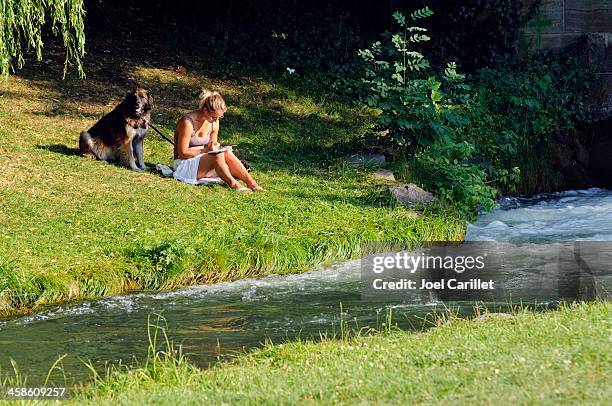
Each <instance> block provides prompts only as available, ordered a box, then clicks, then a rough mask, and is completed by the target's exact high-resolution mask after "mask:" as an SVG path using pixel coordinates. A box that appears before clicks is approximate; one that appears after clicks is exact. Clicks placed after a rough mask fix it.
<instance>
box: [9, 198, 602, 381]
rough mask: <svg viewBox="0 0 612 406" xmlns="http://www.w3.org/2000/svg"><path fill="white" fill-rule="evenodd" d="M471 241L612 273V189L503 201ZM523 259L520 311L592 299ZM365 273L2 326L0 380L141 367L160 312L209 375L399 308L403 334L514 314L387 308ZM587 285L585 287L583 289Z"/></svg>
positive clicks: (515, 281) (348, 266) (183, 293)
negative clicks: (449, 316) (588, 250)
mask: <svg viewBox="0 0 612 406" xmlns="http://www.w3.org/2000/svg"><path fill="white" fill-rule="evenodd" d="M466 240H468V241H497V242H508V243H511V244H524V243H528V244H533V243H538V244H544V245H546V244H556V243H563V242H572V243H573V242H574V241H576V240H581V241H584V242H589V241H593V242H596V243H597V244H599V245H598V247H599V248H597V249H598V250H599V251H598V252H597V255H599V257H601V258H603V259H602V261H601V263H603V264H605V265H608V264H612V259H611V257H610V254H609V252H611V251H612V250H606V249H605V247H606V244H608V243H606V241H612V191H607V190H602V189H588V190H579V191H568V192H563V193H556V194H549V195H541V196H536V197H531V198H526V199H521V198H507V199H504V200H503V201H502V202H501V205H500V207H499V208H497V209H495V210H493V211H492V212H490V213H486V214H483V215H481V216H480V217H479V218H478V220H477V221H476V222H474V223H473V224H470V225H469V227H468V235H467V236H466ZM610 244H612V243H610ZM602 247H603V248H602ZM513 249H514V251H513V252H514V253H518V255H515V256H514V257H516V258H517V260H516V261H518V262H516V263H515V262H512V263H511V272H505V273H502V272H501V271H500V274H499V275H493V276H492V277H498V278H501V279H503V281H502V282H504V283H505V284H502V286H504V289H505V290H503V292H505V293H507V292H511V293H512V303H518V302H521V303H525V304H529V305H532V306H534V307H538V306H541V307H542V308H545V307H546V306H554V303H555V302H556V301H558V300H567V299H570V300H571V299H582V298H583V297H580V295H584V289H582V288H581V289H582V290H580V289H575V291H572V289H569V290H565V291H563V290H560V288H558V286H560V285H559V283H561V282H563V281H565V280H566V279H567V278H565V275H560V274H559V270H555V272H556V273H555V274H554V277H555V278H556V281H557V282H559V281H561V282H559V283H557V282H555V283H556V284H552V285H550V286H553V285H554V287H555V288H554V289H553V288H551V289H546V287H545V286H544V287H543V285H542V284H538V283H536V282H537V281H538V280H540V281H541V280H543V279H542V272H541V271H540V270H539V268H538V267H537V266H533V264H527V263H523V262H524V261H525V260H527V259H529V258H530V257H532V255H531V254H527V251H525V250H524V248H520V249H515V248H513ZM521 253H522V254H521ZM601 258H600V259H601ZM521 261H523V262H521ZM360 269H361V261H360V260H355V261H349V262H345V263H342V264H338V265H334V266H329V267H324V268H319V269H315V270H312V271H310V272H306V273H303V274H297V275H288V276H278V275H273V276H269V277H265V278H261V279H247V280H240V281H236V282H226V283H219V284H214V285H206V286H192V287H188V288H183V289H179V290H176V291H172V292H162V293H135V294H129V295H123V296H116V297H111V298H106V299H100V300H96V301H83V302H74V303H70V304H65V305H60V306H49V307H46V308H45V309H43V310H42V311H41V312H39V313H36V314H34V315H29V316H24V317H19V318H12V319H4V320H0V368H1V372H2V375H4V374H6V373H12V366H11V363H10V359H13V360H14V361H15V362H16V364H17V365H18V367H19V371H20V373H21V374H24V375H27V376H28V386H32V385H34V384H37V383H42V382H43V381H44V377H45V375H46V374H47V371H48V370H49V368H50V366H51V365H52V364H53V363H54V361H55V360H56V359H57V358H58V357H59V356H61V355H63V354H68V355H67V356H66V357H65V358H64V359H63V360H62V367H63V370H64V372H65V374H66V377H67V383H68V384H74V383H77V382H80V381H82V382H87V381H88V380H89V377H90V376H91V373H90V371H89V370H88V368H87V367H86V366H85V362H86V361H91V363H92V364H93V366H94V367H95V368H96V369H97V370H98V371H99V372H100V373H102V372H103V371H104V367H105V365H107V364H115V365H116V364H119V363H122V364H132V363H133V362H134V358H136V359H137V360H141V361H142V360H143V359H144V357H146V354H147V347H148V339H147V328H148V327H147V319H148V317H151V322H155V320H156V319H157V316H155V315H156V314H161V315H163V317H164V321H162V323H163V325H164V326H166V325H167V332H168V336H169V338H170V339H171V340H172V342H173V343H174V345H175V346H180V347H181V350H182V352H183V353H184V354H186V355H187V356H188V357H189V358H190V359H191V361H192V362H194V363H195V364H197V365H199V366H202V367H207V366H209V365H211V364H213V363H215V362H218V360H222V359H227V358H229V357H232V356H235V355H236V354H240V353H241V352H243V351H245V350H247V349H249V348H252V347H256V346H261V345H262V343H263V342H264V341H266V340H269V341H271V342H273V343H280V342H283V341H287V340H293V339H296V338H298V337H299V338H302V339H306V338H314V339H317V338H319V337H321V336H325V335H327V336H333V335H339V334H340V332H341V328H340V325H341V322H343V323H345V324H346V325H348V327H349V328H350V329H352V330H359V329H361V328H366V327H372V328H378V329H380V328H382V325H383V322H384V319H385V315H386V313H387V312H388V311H389V309H390V308H391V309H392V312H393V313H392V314H393V323H396V324H397V325H398V326H399V327H401V328H403V329H422V328H425V327H427V326H428V325H429V323H428V322H427V319H428V318H430V317H429V316H431V314H432V311H442V310H443V309H444V308H452V309H454V310H455V311H457V312H458V313H459V314H463V315H471V314H473V306H474V302H475V300H479V301H480V303H481V305H482V306H487V307H488V308H491V309H497V311H499V310H501V311H503V310H504V309H507V308H508V301H507V300H505V297H495V296H491V297H488V296H483V297H481V298H474V297H472V296H470V295H465V296H461V294H454V295H439V294H437V293H436V292H434V291H415V292H413V293H411V294H409V295H407V296H406V297H404V298H403V299H402V300H400V301H390V302H387V303H384V302H380V301H378V302H376V301H366V300H363V298H362V295H361V291H360V289H361V288H360V276H361V270H360ZM572 269H573V268H572ZM488 272H489V273H495V270H489V271H488ZM594 274H595V277H596V279H597V289H595V290H592V289H591V290H588V289H587V291H588V292H590V293H588V297H586V299H594V298H595V297H598V296H599V293H600V292H601V289H602V287H603V288H604V290H605V289H606V288H611V287H612V286H611V284H610V282H611V278H610V273H609V268H606V270H605V271H603V273H602V271H601V270H596V271H594ZM581 275H582V274H580V275H577V276H575V278H578V279H576V280H582V279H580V278H582V277H583V276H581ZM489 276H490V275H489ZM538 278H539V279H538ZM589 278H591V279H593V278H592V277H591V276H589ZM570 279H571V278H570ZM589 280H590V279H589ZM534 281H536V282H534ZM589 283H590V282H589ZM572 286H573V285H572ZM582 286H585V285H584V283H583V285H582ZM340 306H342V311H341V307H340ZM53 376H54V379H53V381H54V382H55V383H58V382H61V381H60V380H59V375H58V374H57V373H56V374H54V375H53Z"/></svg>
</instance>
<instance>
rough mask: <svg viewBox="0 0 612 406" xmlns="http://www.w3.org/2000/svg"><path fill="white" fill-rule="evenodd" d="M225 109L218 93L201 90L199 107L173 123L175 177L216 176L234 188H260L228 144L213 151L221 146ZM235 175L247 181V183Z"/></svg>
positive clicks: (183, 178) (185, 178)
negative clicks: (219, 139) (220, 150)
mask: <svg viewBox="0 0 612 406" xmlns="http://www.w3.org/2000/svg"><path fill="white" fill-rule="evenodd" d="M226 111H227V107H226V105H225V101H224V100H223V97H221V95H220V94H219V93H217V92H210V91H207V90H204V91H202V93H201V94H200V105H199V108H198V109H197V110H193V111H190V112H189V113H187V114H185V115H184V116H183V117H182V118H181V119H180V120H179V121H178V122H177V123H176V130H175V131H174V159H175V161H174V178H175V179H178V180H182V181H183V182H187V183H191V184H193V183H196V182H197V181H198V180H200V179H205V178H214V177H219V178H221V179H223V181H224V182H225V183H227V185H228V186H229V187H231V188H232V189H234V190H236V191H240V192H247V193H251V192H253V191H263V190H264V189H263V188H262V187H261V186H259V185H258V184H257V182H255V180H254V179H253V177H252V176H251V174H250V173H249V172H248V171H247V170H246V168H245V167H244V165H243V164H242V162H240V160H239V159H238V158H237V157H236V155H234V153H233V152H232V151H231V148H230V149H229V150H227V151H224V152H220V153H216V154H215V153H212V151H216V150H218V149H219V148H220V145H219V142H218V138H217V135H218V134H219V120H221V119H222V118H223V114H224V113H225V112H226ZM238 179H239V180H242V181H243V182H244V183H246V187H244V186H242V185H241V184H240V182H238Z"/></svg>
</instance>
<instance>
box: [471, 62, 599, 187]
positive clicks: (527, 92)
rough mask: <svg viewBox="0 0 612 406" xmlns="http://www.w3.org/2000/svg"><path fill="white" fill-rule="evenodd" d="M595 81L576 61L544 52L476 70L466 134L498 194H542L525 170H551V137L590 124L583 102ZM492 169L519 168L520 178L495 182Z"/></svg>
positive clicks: (589, 70) (590, 70)
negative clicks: (534, 165) (534, 164)
mask: <svg viewBox="0 0 612 406" xmlns="http://www.w3.org/2000/svg"><path fill="white" fill-rule="evenodd" d="M594 77H595V76H594V71H593V70H592V69H589V68H585V67H583V66H582V65H581V63H580V61H579V60H578V59H576V58H573V57H571V56H568V55H567V54H565V55H563V56H560V55H554V54H552V53H547V52H543V53H539V54H537V55H533V56H529V57H525V58H522V59H517V60H516V61H514V63H511V64H507V65H505V66H503V67H498V68H495V69H492V68H483V69H481V70H479V71H478V72H476V74H475V75H474V77H473V78H472V80H471V84H472V87H473V89H474V94H473V96H472V99H471V100H470V102H469V103H467V104H466V107H467V108H466V114H468V116H469V118H470V125H469V126H467V127H466V131H468V132H469V136H470V137H471V139H472V140H473V142H474V143H475V145H477V146H478V150H477V152H476V154H477V155H478V156H480V157H481V159H482V160H483V161H485V162H488V163H489V166H488V169H487V170H488V171H489V172H490V174H491V176H492V179H495V183H496V185H497V187H498V188H499V189H500V191H502V192H504V193H506V192H522V193H532V192H540V191H542V188H541V186H542V185H533V182H530V181H529V178H528V177H529V176H530V173H529V172H528V171H526V170H524V169H526V168H527V167H529V166H530V165H528V162H530V161H531V162H534V161H538V160H539V161H540V162H541V168H540V171H552V162H549V161H550V157H549V155H550V154H549V151H548V149H549V148H550V145H551V142H552V138H553V136H554V134H555V133H556V132H560V131H569V130H572V129H575V128H576V127H577V126H578V125H579V123H583V122H588V121H589V120H590V117H589V115H588V113H587V112H586V109H585V105H584V100H583V99H584V97H585V95H586V90H587V89H588V88H589V86H590V85H591V83H592V80H593V79H594ZM464 136H468V134H465V135H464ZM492 168H495V170H496V171H497V172H498V173H501V172H502V171H507V172H508V173H515V174H517V175H518V173H519V171H518V168H521V169H523V170H521V171H520V173H521V176H510V177H508V176H506V177H504V176H502V177H497V178H495V174H494V173H493V170H492ZM549 177H550V178H552V177H554V174H552V173H551V174H549ZM539 182H542V180H539ZM530 183H531V184H530ZM551 186H552V187H555V186H556V187H559V186H562V185H554V184H552V185H551Z"/></svg>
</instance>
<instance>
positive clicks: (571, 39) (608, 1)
mask: <svg viewBox="0 0 612 406" xmlns="http://www.w3.org/2000/svg"><path fill="white" fill-rule="evenodd" d="M534 2H535V0H524V1H523V4H524V6H525V7H526V8H528V7H530V6H531V5H533V4H534ZM525 33H526V34H527V38H528V39H529V41H530V44H531V47H532V48H536V49H537V48H545V49H552V50H555V51H557V52H563V50H564V49H567V48H568V47H572V46H576V45H578V46H580V47H583V49H584V52H585V62H586V63H588V64H590V65H592V66H595V67H596V68H597V71H598V73H599V74H598V79H597V81H596V83H595V85H594V86H593V90H592V94H591V99H590V102H591V103H590V104H592V105H593V108H594V109H595V110H598V111H599V112H600V113H601V114H602V118H606V117H611V116H612V0H542V1H541V4H540V6H539V8H538V11H537V13H536V16H535V18H534V19H533V20H532V21H531V22H529V23H528V24H527V27H525Z"/></svg>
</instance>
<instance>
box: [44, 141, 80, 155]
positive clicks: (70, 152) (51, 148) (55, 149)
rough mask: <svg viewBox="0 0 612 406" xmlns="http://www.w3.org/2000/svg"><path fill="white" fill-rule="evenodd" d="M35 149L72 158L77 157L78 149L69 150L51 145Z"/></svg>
mask: <svg viewBox="0 0 612 406" xmlns="http://www.w3.org/2000/svg"><path fill="white" fill-rule="evenodd" d="M36 149H41V150H45V151H51V152H55V153H56V154H62V155H68V156H74V155H77V156H78V155H79V149H78V148H70V147H69V146H66V145H64V144H51V145H36Z"/></svg>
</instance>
